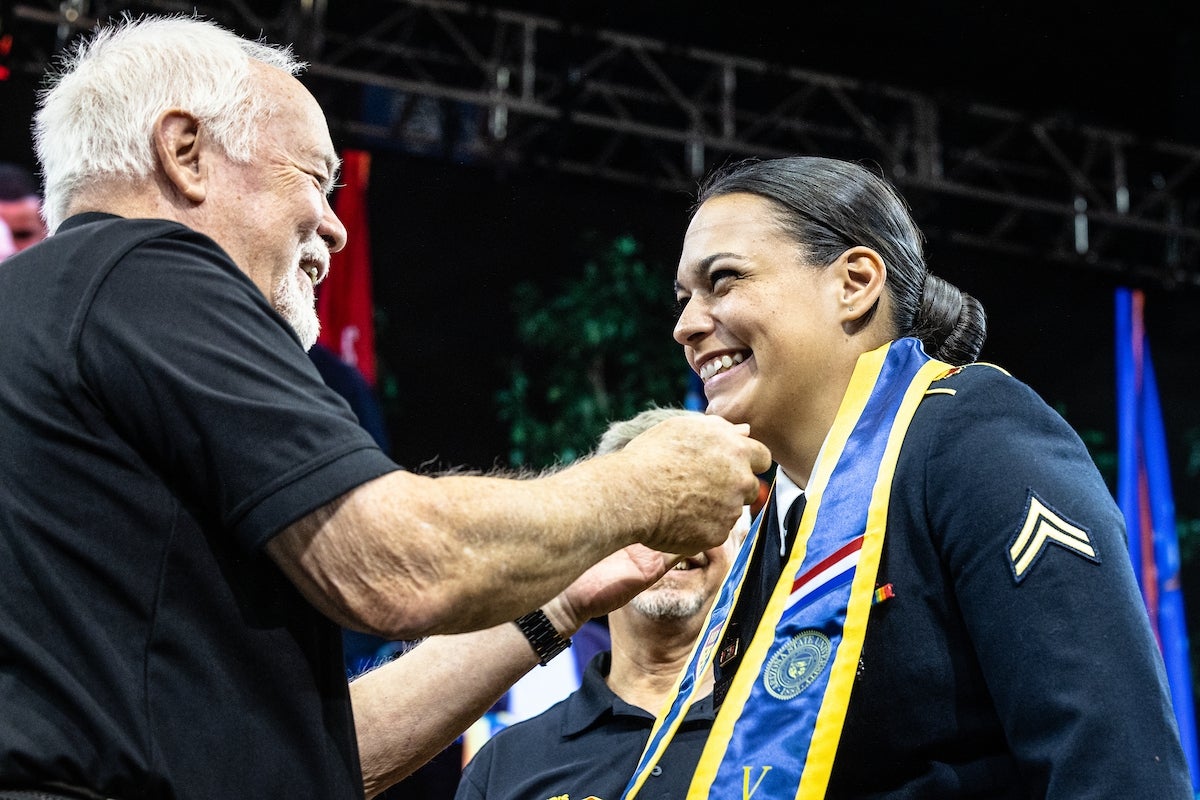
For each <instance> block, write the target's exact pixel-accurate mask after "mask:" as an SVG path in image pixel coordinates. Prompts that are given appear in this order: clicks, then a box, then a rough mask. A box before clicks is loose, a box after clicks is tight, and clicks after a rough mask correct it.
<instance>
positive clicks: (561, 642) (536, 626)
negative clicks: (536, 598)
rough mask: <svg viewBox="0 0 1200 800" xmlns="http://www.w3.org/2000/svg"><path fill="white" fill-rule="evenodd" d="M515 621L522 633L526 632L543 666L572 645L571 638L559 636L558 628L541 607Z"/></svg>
mask: <svg viewBox="0 0 1200 800" xmlns="http://www.w3.org/2000/svg"><path fill="white" fill-rule="evenodd" d="M513 622H514V624H515V625H516V626H517V627H518V628H520V629H521V633H523V634H525V638H526V639H528V640H529V645H530V646H531V647H532V648H533V652H534V653H536V654H537V657H538V663H539V664H541V665H542V666H543V667H544V666H546V665H547V664H549V663H550V659H552V658H554V657H555V656H556V655H558V654H559V653H561V652H562V651H563V650H566V649H567V648H568V647H570V646H571V640H570V639H564V638H563V637H561V636H559V634H558V630H557V629H556V628H555V627H554V625H553V624H552V623H551V622H550V620H549V619H547V618H546V615H545V614H544V613H543V612H542V610H541V609H540V608H539V609H537V610H535V611H530V612H529V613H528V614H525V615H523V616H521V617H518V618H517V619H515V620H513Z"/></svg>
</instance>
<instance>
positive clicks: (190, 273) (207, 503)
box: [0, 214, 396, 800]
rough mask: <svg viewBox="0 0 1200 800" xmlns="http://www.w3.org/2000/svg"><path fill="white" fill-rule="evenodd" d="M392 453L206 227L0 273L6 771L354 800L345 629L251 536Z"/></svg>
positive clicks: (161, 792) (173, 788) (74, 244)
mask: <svg viewBox="0 0 1200 800" xmlns="http://www.w3.org/2000/svg"><path fill="white" fill-rule="evenodd" d="M393 469H396V466H395V464H394V463H392V462H391V461H390V460H389V459H387V458H386V457H385V456H384V455H383V454H382V453H381V452H380V450H379V448H378V447H377V446H376V444H375V442H374V441H372V440H371V438H370V436H369V435H368V434H367V433H366V432H365V431H364V430H363V429H362V427H361V426H360V425H359V424H358V423H357V421H356V419H355V417H354V415H353V414H352V413H351V411H350V408H349V406H348V405H347V404H346V403H345V401H344V400H342V398H340V397H339V396H338V395H337V394H336V393H335V392H333V391H332V390H331V389H329V388H328V387H327V386H326V385H325V384H324V382H323V381H322V380H321V377H320V375H319V374H318V372H317V370H316V368H315V367H314V366H313V365H312V363H311V362H310V361H309V359H308V358H307V356H306V355H305V352H304V349H303V347H302V346H301V344H300V342H299V340H298V339H297V338H296V335H295V332H294V331H292V329H291V327H290V326H289V325H288V324H287V323H286V322H285V321H284V320H283V319H282V318H281V317H280V316H279V315H278V314H276V313H275V311H274V310H273V309H272V308H271V307H270V305H269V304H268V303H267V301H266V299H265V298H264V297H263V295H262V293H261V292H260V291H259V290H258V289H257V288H256V286H255V285H254V284H253V283H252V282H251V281H250V280H249V279H248V278H247V277H246V276H245V275H244V274H243V273H242V272H241V270H239V269H238V267H237V266H236V265H235V264H234V263H233V262H232V261H231V260H230V259H229V257H228V256H227V255H226V254H225V253H224V252H222V251H221V250H220V248H218V247H217V245H216V244H215V243H214V242H213V241H212V240H210V239H209V238H207V237H205V236H202V235H200V234H198V233H196V232H194V231H192V230H189V229H188V228H186V227H184V226H182V225H179V224H176V223H173V222H167V221H163V220H126V219H120V218H117V217H112V216H107V215H102V214H85V215H80V216H78V217H74V218H72V219H70V220H68V221H67V222H66V223H64V224H63V226H62V228H61V229H60V230H59V231H58V232H57V233H55V234H54V235H53V236H51V237H50V238H49V239H47V240H46V241H45V242H42V243H41V244H39V245H36V246H35V247H32V248H30V249H28V250H26V251H24V252H22V253H20V254H18V255H16V256H14V257H12V258H11V259H9V260H7V261H5V263H4V264H3V266H2V267H0V788H7V787H11V786H27V785H42V784H47V783H58V784H69V785H74V786H80V787H83V788H86V789H89V790H92V791H94V792H96V793H99V794H102V795H103V796H106V797H110V796H111V797H117V798H134V797H137V798H148V799H149V798H163V800H165V799H166V798H188V799H189V800H229V799H230V798H236V797H242V798H284V797H292V798H298V797H319V798H322V800H349V799H350V798H358V797H361V796H362V784H361V780H362V779H361V774H360V769H359V764H358V751H357V747H356V742H355V739H354V728H353V721H352V717H351V710H350V702H349V693H348V690H347V686H346V678H345V672H344V668H343V663H342V653H341V637H340V630H339V629H338V627H337V626H335V625H334V624H333V623H332V622H330V621H329V620H328V619H325V618H324V617H322V616H321V615H320V614H319V613H318V612H317V610H316V609H314V608H313V607H312V606H311V605H309V603H308V602H306V601H305V599H304V598H303V597H302V596H301V595H300V593H299V592H298V591H297V590H296V588H295V587H294V586H292V584H291V583H290V582H288V580H287V579H286V578H285V577H284V576H283V574H282V573H281V572H280V571H279V569H278V568H277V567H276V566H275V565H274V563H273V562H272V561H271V560H270V559H269V558H268V557H267V556H266V555H265V554H264V553H263V551H262V547H263V545H264V544H265V543H266V542H267V541H268V540H269V539H270V538H271V537H272V536H274V535H275V534H276V533H278V532H279V531H280V530H282V529H283V528H284V527H286V526H287V525H288V524H289V523H291V522H293V521H294V520H296V519H298V518H300V517H301V516H303V515H304V514H307V513H308V512H309V511H311V510H313V509H315V508H317V507H319V506H321V505H324V504H326V503H328V502H330V501H332V500H333V499H335V498H337V497H338V496H340V495H341V494H344V493H345V492H346V491H348V490H350V489H352V488H354V487H356V486H358V485H360V484H361V483H364V482H365V481H368V480H370V479H372V478H374V477H377V476H379V475H381V474H383V473H385V472H388V471H390V470H393Z"/></svg>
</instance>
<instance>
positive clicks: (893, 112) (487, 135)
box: [12, 0, 1200, 288]
mask: <svg viewBox="0 0 1200 800" xmlns="http://www.w3.org/2000/svg"><path fill="white" fill-rule="evenodd" d="M264 5H266V3H263V2H259V3H254V2H251V1H250V0H233V1H232V2H226V3H222V4H219V5H217V6H212V5H211V4H210V7H206V6H205V5H203V4H200V5H193V4H186V5H184V4H182V3H176V2H171V0H158V2H150V3H142V4H130V3H107V4H106V3H102V2H89V1H88V0H63V1H62V2H51V3H47V4H46V5H45V6H39V5H37V4H36V3H26V4H24V5H17V6H16V7H15V8H14V17H13V23H12V24H13V25H15V26H22V25H24V26H28V27H30V29H32V27H37V26H40V29H41V30H43V31H44V32H45V34H46V35H45V36H44V37H43V38H42V39H40V40H38V41H40V45H37V44H34V46H33V47H31V48H29V49H28V52H29V53H31V54H32V55H31V57H30V61H31V62H37V61H39V60H40V61H41V62H42V63H39V64H36V65H31V66H36V68H38V69H41V68H43V67H44V64H45V61H46V60H48V59H49V58H50V57H51V56H52V55H53V52H54V51H55V50H56V49H57V48H59V47H61V46H62V45H63V44H64V43H65V42H66V41H67V40H68V39H69V38H70V36H72V35H73V34H74V32H75V31H77V30H79V29H80V28H84V27H90V25H91V24H92V20H93V19H97V18H106V17H109V16H112V15H114V14H117V13H120V12H124V11H129V12H132V13H140V12H142V11H155V12H159V13H162V12H176V13H192V12H193V11H197V12H199V13H200V14H202V15H204V16H208V17H211V18H213V19H216V20H218V21H220V22H222V23H224V24H226V25H228V26H229V27H232V28H234V29H236V30H238V31H239V32H241V33H243V34H247V35H260V34H261V35H265V36H266V38H268V39H271V40H274V41H289V42H293V43H294V47H295V49H296V50H297V52H298V53H299V54H300V55H301V56H302V57H304V58H305V59H306V60H308V61H309V62H310V68H309V71H308V73H307V76H308V77H307V78H306V79H305V80H306V81H307V82H308V83H309V85H310V87H311V88H313V90H314V92H316V93H317V96H318V97H319V98H320V99H321V101H322V104H323V105H324V106H325V107H326V109H327V112H328V114H329V117H330V123H331V126H332V127H333V128H334V131H335V133H336V134H337V135H338V136H339V138H340V139H341V140H351V141H355V142H358V143H361V144H363V145H365V146H370V147H375V148H387V147H394V148H398V149H402V150H405V151H410V152H436V153H440V154H447V155H452V156H453V157H454V158H456V159H458V160H464V161H466V160H469V161H475V162H479V163H490V164H495V165H496V166H497V168H499V169H521V168H529V167H536V168H545V169H551V170H558V171H562V172H568V173H573V174H578V175H585V176H591V177H594V178H596V179H600V180H607V181H620V182H625V183H629V184H635V185H640V186H647V187H657V188H663V189H672V190H675V189H678V190H683V191H691V190H693V189H694V188H695V185H696V182H697V179H698V178H699V177H700V176H701V175H702V174H704V173H705V172H706V171H707V170H708V169H710V168H712V167H713V166H714V165H716V164H720V163H724V162H727V161H730V160H736V159H740V158H745V157H772V156H778V155H786V154H795V153H811V154H822V155H831V156H838V157H843V158H852V159H855V160H868V161H870V162H873V163H875V164H877V165H878V167H879V168H880V169H881V171H882V172H883V173H884V174H886V175H887V176H888V177H889V178H891V179H892V180H893V181H894V182H895V183H896V184H897V185H898V186H899V187H900V188H901V190H902V191H903V192H904V194H905V196H906V197H907V198H908V199H909V200H910V201H911V202H912V203H913V205H914V210H915V212H916V215H917V217H918V220H919V221H920V222H921V224H922V226H923V228H924V229H925V230H926V232H927V234H929V235H930V237H931V238H933V237H939V239H941V240H945V241H950V242H952V243H955V244H962V245H966V246H971V247H977V248H983V249H986V250H990V251H993V252H999V253H1004V254H1009V255H1012V256H1016V257H1022V258H1027V259H1028V260H1030V261H1031V262H1046V261H1050V262H1061V263H1063V264H1066V265H1073V266H1080V267H1086V268H1091V269H1097V270H1102V271H1105V272H1108V273H1111V274H1112V275H1114V276H1116V277H1119V278H1120V279H1122V280H1127V281H1131V282H1136V283H1149V284H1154V285H1157V286H1162V287H1166V288H1182V287H1200V219H1198V217H1200V191H1198V188H1200V147H1196V146H1193V145H1186V144H1182V143H1174V142H1169V141H1157V140H1147V139H1146V138H1144V137H1139V136H1136V135H1133V134H1131V133H1128V132H1122V131H1118V130H1108V129H1102V128H1099V127H1091V126H1088V125H1083V124H1078V123H1076V122H1075V121H1073V120H1072V119H1070V118H1069V117H1068V116H1054V117H1034V116H1031V115H1029V114H1027V113H1023V112H1022V111H1020V110H1016V109H1006V108H998V107H994V106H988V105H983V104H970V103H959V104H951V103H949V102H946V101H944V100H939V99H936V98H934V97H933V96H932V95H929V94H923V93H920V92H916V91H911V90H906V89H901V88H896V87H892V86H887V85H883V84H879V83H867V82H864V81H861V80H854V79H850V78H847V77H839V76H837V75H831V74H821V73H817V72H812V71H808V70H804V69H798V68H795V67H791V66H788V65H785V64H778V63H767V62H764V61H760V60H755V59H753V58H746V57H742V56H738V55H733V54H728V53H719V52H712V51H708V50H702V49H697V48H694V47H689V46H688V45H686V44H684V43H679V42H670V41H664V40H659V39H654V38H648V37H645V36H636V35H629V34H626V33H621V32H617V31H612V30H589V29H583V28H581V27H578V26H572V25H570V24H567V23H565V22H564V21H562V20H560V19H557V18H553V17H547V16H541V15H537V14H532V13H526V12H521V11H514V10H505V9H503V8H499V7H495V6H493V5H491V4H484V3H479V2H462V1H461V0H370V2H365V1H364V2H358V3H339V6H341V5H345V6H353V7H354V10H353V11H352V12H351V11H350V10H349V9H339V10H338V11H336V12H334V11H333V10H332V9H329V8H327V7H326V3H325V0H286V2H283V3H282V4H280V3H279V2H276V3H275V4H274V5H275V8H273V9H264V8H263V6H264ZM280 6H281V7H280ZM50 34H53V35H52V36H51V35H50ZM26 40H27V42H30V43H34V40H37V37H35V36H29V37H26ZM39 47H40V49H39Z"/></svg>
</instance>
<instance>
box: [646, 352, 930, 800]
mask: <svg viewBox="0 0 1200 800" xmlns="http://www.w3.org/2000/svg"><path fill="white" fill-rule="evenodd" d="M949 369H950V366H949V365H948V364H945V363H942V362H940V361H934V360H932V359H930V357H929V356H928V355H926V354H925V352H924V350H923V349H922V348H921V344H920V342H918V341H917V340H916V339H911V338H905V339H900V340H897V341H896V342H893V343H891V344H889V345H884V346H883V347H880V348H878V349H877V350H873V351H871V352H869V353H865V354H863V355H862V356H860V357H859V360H858V364H857V365H856V366H855V370H854V374H853V376H852V377H851V379H850V385H849V387H848V388H847V390H846V394H845V396H844V397H843V399H842V405H841V407H840V409H839V410H838V414H837V417H836V418H835V420H834V424H833V427H832V428H831V429H830V431H829V434H828V436H827V437H826V440H825V444H824V445H823V446H822V448H821V453H820V455H819V456H818V458H817V463H816V465H815V466H814V470H813V475H812V477H811V479H810V480H809V482H808V486H806V487H805V493H806V494H807V496H808V501H807V505H806V506H805V510H804V514H803V516H802V518H801V520H800V528H799V532H798V533H797V536H796V545H795V547H794V548H793V551H792V553H791V556H790V557H789V559H788V562H787V564H786V565H784V569H783V578H781V579H780V581H779V583H778V584H777V585H776V587H775V590H774V592H773V593H772V595H771V598H770V600H769V601H768V603H767V606H766V609H765V611H764V613H763V617H762V621H761V622H760V624H759V627H758V629H757V631H756V632H755V633H754V636H753V638H752V639H751V641H750V646H749V648H748V649H747V651H746V654H745V656H744V657H743V661H742V664H741V666H740V667H739V669H738V672H737V675H736V676H735V677H734V680H733V683H732V685H731V686H730V689H729V693H728V695H727V696H726V697H725V701H724V703H723V704H722V706H721V708H720V710H719V712H718V714H717V717H716V721H715V723H714V725H713V730H712V732H711V733H710V734H709V738H708V742H707V744H706V745H705V748H704V752H703V753H702V755H701V757H700V764H699V766H698V768H697V771H696V774H695V776H694V778H693V781H692V785H691V788H690V789H689V791H688V795H687V800H707V798H709V797H720V798H733V797H740V798H742V800H749V798H751V797H753V796H754V795H756V794H757V796H758V797H760V798H763V799H764V800H777V799H778V798H785V797H797V798H799V797H805V798H809V797H823V796H824V794H825V787H826V786H827V784H828V781H829V775H830V773H831V771H832V767H833V756H834V754H835V752H836V750H837V744H838V740H839V739H840V738H841V730H842V726H843V724H844V722H845V716H846V708H847V706H848V705H849V701H850V690H851V688H852V687H853V681H854V675H855V672H856V670H857V666H858V659H859V656H860V654H861V651H862V643H863V639H864V638H865V635H866V625H867V620H868V615H869V612H870V607H871V602H872V600H873V597H874V594H875V576H876V572H877V570H878V566H879V559H880V556H881V555H882V552H883V537H884V531H885V528H886V523H887V509H888V501H889V497H890V491H891V484H892V477H893V475H894V472H895V465H896V460H897V458H898V456H899V451H900V445H901V444H902V442H903V440H904V435H905V433H906V432H907V430H908V424H909V422H910V421H911V420H912V416H913V414H914V413H915V411H916V408H917V405H918V404H919V403H920V401H921V398H922V397H923V396H924V394H925V391H926V389H927V388H928V386H929V384H930V383H931V382H933V381H934V380H936V379H937V378H938V377H940V376H941V375H943V374H945V373H946V372H947V371H948V370H949ZM866 486H873V487H874V488H873V490H872V491H871V492H870V493H869V494H868V493H867V492H865V491H863V487H866ZM770 507H771V505H770V504H769V503H768V504H767V505H766V506H764V508H765V509H769V508H770ZM764 513H765V512H764ZM762 518H763V513H760V514H759V516H758V518H757V519H756V520H755V522H754V525H753V528H752V530H751V532H750V534H749V535H748V536H747V537H746V541H745V542H743V544H742V547H741V549H740V550H739V552H738V556H737V558H736V559H735V560H734V563H733V565H732V567H731V568H730V572H729V575H728V576H727V577H726V579H725V582H724V583H723V584H722V586H721V588H720V590H719V591H718V594H717V598H716V600H715V601H714V602H713V607H712V609H711V610H710V612H709V616H708V619H707V620H706V622H705V627H704V632H703V634H702V635H701V636H700V638H699V639H698V641H697V644H696V647H695V648H694V649H693V651H692V654H691V656H690V657H689V660H688V663H687V664H686V665H685V667H684V670H683V672H682V673H681V676H680V679H679V681H678V682H677V685H676V694H675V697H674V699H673V700H672V702H671V703H670V704H669V706H668V707H667V708H666V709H664V710H663V712H662V713H661V714H660V716H659V718H658V719H657V720H656V722H655V726H654V729H653V730H652V731H651V734H650V739H649V741H648V742H647V744H646V748H645V750H644V751H643V754H642V757H641V759H640V760H639V762H638V766H637V768H636V770H635V772H634V775H633V777H632V778H631V780H630V782H629V784H628V786H627V787H626V789H625V793H624V794H623V795H622V798H623V800H633V798H635V797H636V796H637V793H638V791H639V790H640V789H641V787H642V785H643V784H644V783H645V781H646V778H647V776H648V775H649V773H650V770H651V768H652V767H653V766H654V764H656V763H657V762H658V760H659V758H660V757H661V755H662V752H663V751H664V750H665V749H666V747H667V745H668V744H669V742H670V738H671V737H672V736H673V735H674V733H675V731H676V730H677V729H678V727H679V723H680V722H681V720H682V718H683V715H684V713H685V712H686V710H687V708H688V707H689V706H690V705H691V703H692V701H693V700H694V699H695V698H694V697H693V695H694V694H695V693H696V691H697V688H698V687H699V685H700V677H701V676H702V675H703V674H704V672H705V671H706V670H707V669H709V668H710V666H711V664H712V660H713V657H714V653H715V650H716V646H717V643H718V642H719V641H720V640H721V635H722V632H723V630H724V628H725V625H726V623H727V621H728V619H729V615H730V612H731V611H732V608H733V605H734V603H736V601H737V596H738V594H739V593H740V591H741V586H742V583H743V581H744V579H745V577H746V571H747V566H748V564H749V560H750V554H751V552H753V546H754V541H753V540H754V539H755V538H757V536H758V533H759V530H760V529H761V528H762Z"/></svg>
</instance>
